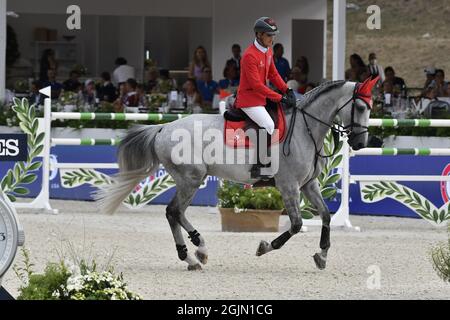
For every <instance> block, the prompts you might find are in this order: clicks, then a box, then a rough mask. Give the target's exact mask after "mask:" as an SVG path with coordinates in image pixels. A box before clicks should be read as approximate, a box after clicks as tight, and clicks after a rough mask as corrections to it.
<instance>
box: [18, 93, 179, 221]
mask: <svg viewBox="0 0 450 320" xmlns="http://www.w3.org/2000/svg"><path fill="white" fill-rule="evenodd" d="M184 116H185V115H182V114H162V113H149V114H139V113H88V112H86V113H85V112H52V111H51V100H50V99H49V98H46V99H45V100H44V118H40V119H39V120H40V123H39V127H40V128H41V130H42V131H43V132H45V133H46V134H45V137H44V148H43V150H42V153H41V155H40V156H41V157H42V189H41V191H40V193H39V195H38V196H37V197H36V198H35V199H34V200H33V201H32V202H28V203H24V202H16V203H14V206H15V207H16V208H31V209H43V210H46V211H49V212H52V213H55V214H56V213H58V210H56V209H53V208H52V207H51V205H50V183H49V179H50V170H51V169H118V168H119V167H118V165H117V164H116V163H57V164H54V166H55V167H53V168H50V148H51V147H52V146H57V145H73V146H75V145H76V146H80V145H90V146H94V145H117V144H118V143H119V142H120V141H119V139H71V138H52V137H51V127H52V121H54V120H74V119H75V120H109V121H168V122H170V121H174V120H178V119H181V118H182V117H184Z"/></svg>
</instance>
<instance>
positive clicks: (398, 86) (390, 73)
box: [384, 67, 406, 91]
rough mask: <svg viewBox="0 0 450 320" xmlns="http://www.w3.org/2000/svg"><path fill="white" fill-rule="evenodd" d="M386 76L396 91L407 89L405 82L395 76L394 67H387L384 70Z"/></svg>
mask: <svg viewBox="0 0 450 320" xmlns="http://www.w3.org/2000/svg"><path fill="white" fill-rule="evenodd" d="M384 74H385V76H386V81H389V82H391V83H392V85H393V86H394V91H401V90H402V89H404V88H406V83H405V80H403V79H402V78H400V77H397V76H396V75H395V70H394V68H392V67H387V68H386V69H384Z"/></svg>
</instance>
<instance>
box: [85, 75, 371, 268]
mask: <svg viewBox="0 0 450 320" xmlns="http://www.w3.org/2000/svg"><path fill="white" fill-rule="evenodd" d="M374 82H376V81H375V80H373V79H371V80H367V81H366V82H364V83H363V84H361V83H354V82H346V81H329V82H326V83H324V84H322V85H320V86H319V87H317V88H315V89H314V90H312V91H310V92H309V93H307V94H306V95H305V96H304V99H302V100H299V101H297V105H296V107H295V108H289V109H286V110H285V114H286V123H287V124H289V126H290V128H291V130H290V132H288V137H286V139H285V142H284V145H283V148H278V149H277V151H276V152H277V155H278V158H279V168H278V171H277V172H275V173H274V175H273V181H274V185H275V186H276V187H277V188H278V190H279V191H280V192H281V194H282V198H283V202H284V204H285V208H286V211H287V213H288V215H289V218H290V221H291V227H290V230H288V231H286V232H284V233H282V234H281V235H280V236H279V237H277V238H276V239H274V240H273V241H272V242H271V243H268V242H266V241H261V243H260V244H259V246H258V248H257V256H261V255H263V254H266V253H268V252H270V251H272V250H277V249H280V248H281V247H282V246H283V245H284V244H285V243H286V242H287V241H288V240H289V239H290V238H291V237H292V236H293V235H295V234H297V233H298V232H299V231H300V229H301V227H302V218H301V214H300V192H302V194H303V195H304V196H305V197H307V198H308V199H309V200H310V202H311V203H312V204H313V205H314V206H315V208H316V209H317V211H318V213H319V215H320V217H321V219H322V230H321V238H320V249H321V251H320V252H318V253H316V254H315V255H314V256H313V258H314V261H315V264H316V266H317V267H318V268H319V269H324V268H325V266H326V259H327V253H328V249H329V248H330V212H329V210H328V208H327V205H326V204H325V202H324V200H323V198H322V195H321V192H320V188H319V185H318V181H317V179H316V178H317V177H318V175H319V174H320V172H321V170H322V167H323V165H324V164H325V161H326V159H325V157H324V156H323V155H322V154H321V151H322V146H323V143H324V139H325V136H326V134H327V133H328V131H329V130H330V128H331V127H332V126H333V125H334V128H340V129H339V130H340V131H341V133H346V134H348V138H349V140H348V142H349V145H350V146H351V147H352V148H353V149H354V150H358V149H361V148H364V147H366V145H367V140H368V133H367V124H368V121H369V116H370V108H371V103H372V102H371V100H368V96H369V94H368V92H370V91H371V89H372V87H373V85H374ZM293 118H294V119H293ZM336 118H337V119H339V124H338V126H339V127H336V124H334V121H335V120H336ZM196 124H201V125H203V128H207V129H215V130H216V131H218V132H220V133H221V136H220V137H218V138H217V137H216V139H215V140H219V141H215V143H216V144H218V145H219V146H220V148H222V149H221V150H222V151H223V152H225V151H226V149H232V148H230V147H228V146H226V145H225V144H224V142H223V136H222V133H223V131H224V129H223V128H224V118H223V116H222V115H211V114H195V115H191V116H188V117H186V118H183V119H180V120H177V121H174V122H171V123H167V124H162V125H145V126H144V125H142V126H135V127H133V128H131V129H130V130H129V131H128V132H127V134H126V136H125V137H124V139H123V140H122V141H121V143H120V145H119V147H118V163H119V168H120V170H119V173H118V174H117V175H116V176H115V178H114V181H115V183H112V184H110V185H109V186H108V187H106V188H104V189H98V190H96V191H95V192H94V198H95V199H96V200H97V202H98V204H99V208H100V211H101V212H102V213H108V214H112V213H113V212H114V211H115V210H116V209H117V208H118V207H119V206H120V204H121V203H122V201H123V200H124V199H125V198H126V197H127V196H128V195H129V193H130V192H131V191H132V190H133V188H135V186H136V185H137V184H138V183H139V182H140V181H142V180H143V179H145V178H146V177H148V176H149V175H151V174H152V173H154V172H155V171H156V170H157V169H158V168H159V166H160V164H162V165H163V166H164V168H165V169H166V170H167V172H168V173H169V174H170V175H171V176H172V178H173V179H174V181H175V183H176V193H175V196H174V198H173V199H172V200H171V201H170V203H169V205H168V206H167V208H166V217H167V220H168V222H169V225H170V228H171V231H172V234H173V237H174V240H175V244H176V249H177V252H178V257H179V259H180V260H182V261H185V262H186V263H187V264H188V270H199V269H201V265H200V263H202V264H205V263H206V262H207V259H208V252H207V248H206V243H205V239H204V237H203V236H201V235H200V233H199V232H198V231H197V230H196V229H195V228H194V227H193V226H192V224H191V223H190V222H189V221H188V219H187V217H186V216H185V210H186V209H187V207H188V206H189V205H190V203H191V201H192V199H193V197H194V195H195V193H196V191H197V190H198V188H199V187H200V185H201V184H202V183H203V181H204V179H205V178H206V177H207V176H208V175H211V176H217V177H220V178H222V179H225V180H231V181H235V182H238V183H243V184H254V183H256V182H257V181H256V180H255V179H251V178H250V169H251V167H252V164H250V163H243V164H229V163H211V162H207V161H205V157H204V154H202V152H203V151H204V150H205V149H206V148H208V146H210V145H211V144H212V143H213V142H212V141H211V140H212V139H210V140H209V141H208V139H201V136H200V140H201V142H200V143H199V142H197V145H196V146H194V144H195V141H191V142H189V143H190V144H191V146H192V147H193V150H194V151H193V153H194V154H195V155H197V161H196V162H195V161H194V163H178V162H176V161H174V160H173V156H174V155H173V154H174V150H175V149H176V148H178V144H179V143H180V142H179V141H180V139H178V140H177V139H174V132H177V131H180V132H187V133H189V134H190V135H191V136H194V137H195V135H196V132H195V130H196V128H195V126H196ZM335 130H336V129H335ZM289 135H290V136H289ZM194 140H195V139H194ZM286 143H287V144H288V145H287V146H286ZM285 147H287V148H285ZM286 149H289V152H286ZM272 152H273V150H272ZM181 228H183V229H184V230H185V231H186V232H187V233H188V235H189V238H190V240H191V242H192V243H193V244H194V246H196V247H197V250H196V252H195V256H192V255H191V254H190V253H188V250H187V247H186V244H185V241H184V238H183V234H182V231H181ZM199 262H200V263H199Z"/></svg>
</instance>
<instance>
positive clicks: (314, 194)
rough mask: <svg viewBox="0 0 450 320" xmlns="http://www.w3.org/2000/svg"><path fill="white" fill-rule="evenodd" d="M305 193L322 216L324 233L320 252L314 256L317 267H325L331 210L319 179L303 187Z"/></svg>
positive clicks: (321, 236) (328, 244)
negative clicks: (320, 186) (322, 192)
mask: <svg viewBox="0 0 450 320" xmlns="http://www.w3.org/2000/svg"><path fill="white" fill-rule="evenodd" d="M301 190H302V192H303V194H304V195H305V196H306V197H307V198H308V200H309V201H310V202H311V203H312V205H313V206H314V207H315V208H316V209H317V211H318V212H319V215H320V217H321V218H322V233H321V235H320V249H321V252H320V253H316V254H315V255H314V256H313V258H314V262H315V263H316V266H317V268H319V269H320V270H323V269H325V267H326V263H327V254H328V249H329V248H330V246H331V244H330V221H331V218H330V211H329V210H328V207H327V205H326V203H325V201H324V200H323V198H322V194H321V192H320V188H319V184H318V181H317V179H314V180H312V181H310V182H309V183H307V184H306V185H304V186H303V187H302V189H301Z"/></svg>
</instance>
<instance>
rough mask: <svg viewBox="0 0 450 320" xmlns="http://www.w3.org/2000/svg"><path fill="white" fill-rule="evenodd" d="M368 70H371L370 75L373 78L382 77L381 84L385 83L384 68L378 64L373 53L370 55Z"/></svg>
mask: <svg viewBox="0 0 450 320" xmlns="http://www.w3.org/2000/svg"><path fill="white" fill-rule="evenodd" d="M367 68H369V73H370V75H371V76H372V77H376V76H380V82H379V83H383V82H384V80H386V76H385V74H384V70H383V67H382V66H380V65H379V64H378V60H377V55H376V54H375V53H373V52H372V53H371V54H369V64H368V65H367Z"/></svg>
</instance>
